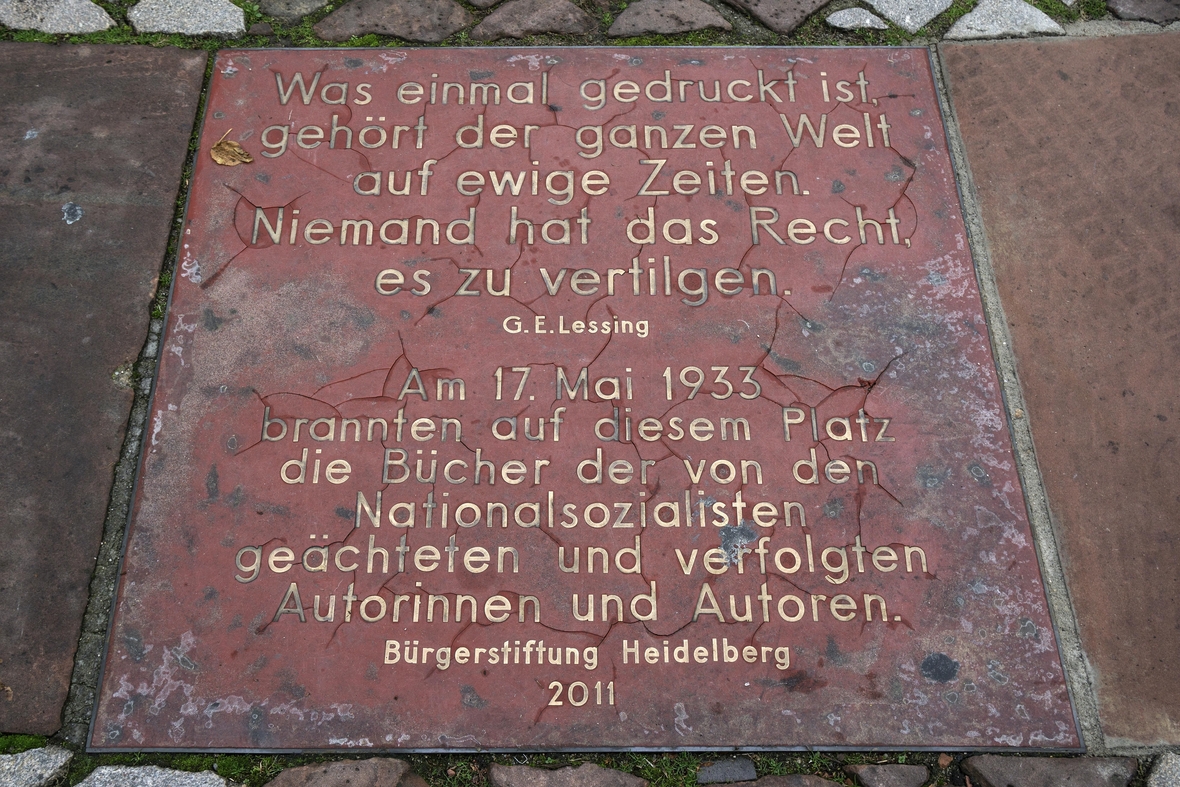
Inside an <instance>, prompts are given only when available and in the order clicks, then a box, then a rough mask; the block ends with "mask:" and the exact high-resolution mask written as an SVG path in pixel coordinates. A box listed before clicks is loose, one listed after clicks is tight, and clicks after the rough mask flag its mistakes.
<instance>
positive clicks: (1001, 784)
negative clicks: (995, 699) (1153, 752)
mask: <svg viewBox="0 0 1180 787" xmlns="http://www.w3.org/2000/svg"><path fill="white" fill-rule="evenodd" d="M1138 765H1139V764H1138V762H1136V760H1135V758H1133V757H1078V758H1065V757H1003V756H999V755H995V754H984V755H980V756H978V757H968V758H967V759H966V760H964V761H963V770H964V771H966V772H967V774H968V775H969V776H970V777H971V778H972V780H973V782H974V783H975V784H976V785H978V787H1011V785H1020V787H1059V785H1063V784H1068V785H1069V787H1127V785H1128V784H1130V783H1131V779H1132V778H1133V777H1134V776H1135V770H1136V769H1137V768H1138Z"/></svg>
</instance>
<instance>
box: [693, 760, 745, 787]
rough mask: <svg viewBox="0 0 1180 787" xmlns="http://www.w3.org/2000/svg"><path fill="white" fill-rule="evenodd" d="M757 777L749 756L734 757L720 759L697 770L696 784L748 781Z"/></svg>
mask: <svg viewBox="0 0 1180 787" xmlns="http://www.w3.org/2000/svg"><path fill="white" fill-rule="evenodd" d="M757 778H758V771H757V770H755V768H754V763H753V762H752V761H751V760H750V758H749V757H734V758H733V759H729V760H720V761H719V762H714V763H711V764H709V765H706V766H704V767H702V768H701V769H700V770H698V771H697V784H723V783H726V782H750V781H754V780H755V779H757Z"/></svg>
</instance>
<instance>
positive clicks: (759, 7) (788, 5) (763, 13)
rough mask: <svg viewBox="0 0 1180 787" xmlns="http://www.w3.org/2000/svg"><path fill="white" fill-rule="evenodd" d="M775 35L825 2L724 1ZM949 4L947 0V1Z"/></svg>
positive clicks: (792, 26) (802, 19)
mask: <svg viewBox="0 0 1180 787" xmlns="http://www.w3.org/2000/svg"><path fill="white" fill-rule="evenodd" d="M725 2H726V3H728V4H729V5H731V6H733V7H734V8H739V9H741V10H742V11H745V12H746V13H748V14H750V16H752V17H754V18H755V19H757V20H758V21H759V22H761V23H762V24H764V25H766V26H767V27H769V28H770V29H771V30H773V31H774V32H776V33H784V34H785V33H790V32H791V31H792V30H794V29H795V28H796V27H798V26H799V25H801V24H803V22H804V21H806V20H807V17H809V16H811V15H812V14H813V13H815V12H816V11H818V10H819V9H820V8H822V7H823V6H824V5H826V3H825V0H725ZM948 2H949V0H948Z"/></svg>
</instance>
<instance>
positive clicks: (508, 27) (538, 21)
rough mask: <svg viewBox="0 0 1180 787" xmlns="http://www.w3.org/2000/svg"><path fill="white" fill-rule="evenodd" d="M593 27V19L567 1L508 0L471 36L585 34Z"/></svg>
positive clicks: (490, 37) (492, 37) (502, 36)
mask: <svg viewBox="0 0 1180 787" xmlns="http://www.w3.org/2000/svg"><path fill="white" fill-rule="evenodd" d="M594 28H595V22H594V19H593V18H591V16H590V15H589V14H587V13H586V12H585V11H583V10H582V9H580V8H578V7H577V6H576V5H574V4H573V3H571V2H569V0H510V2H507V3H505V4H504V5H502V6H500V7H499V8H497V9H496V10H495V11H493V12H492V13H491V14H489V15H488V16H487V17H485V18H484V20H483V21H482V22H480V23H479V24H478V25H476V26H475V28H474V29H472V31H471V37H472V38H474V39H475V40H476V41H495V40H496V39H498V38H524V37H525V36H532V35H537V34H540V33H564V34H566V35H584V34H585V33H589V32H590V31H591V30H593V29H594Z"/></svg>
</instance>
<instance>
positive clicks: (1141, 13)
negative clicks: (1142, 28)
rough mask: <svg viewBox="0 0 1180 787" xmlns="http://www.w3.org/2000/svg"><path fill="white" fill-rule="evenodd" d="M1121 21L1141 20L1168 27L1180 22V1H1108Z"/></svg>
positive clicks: (1111, 9)
mask: <svg viewBox="0 0 1180 787" xmlns="http://www.w3.org/2000/svg"><path fill="white" fill-rule="evenodd" d="M1106 7H1107V8H1109V9H1110V11H1111V13H1113V14H1114V15H1115V16H1117V17H1118V18H1119V19H1140V20H1143V21H1145V22H1155V23H1156V24H1158V25H1167V24H1171V23H1172V22H1177V21H1180V0H1106Z"/></svg>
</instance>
